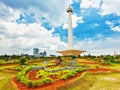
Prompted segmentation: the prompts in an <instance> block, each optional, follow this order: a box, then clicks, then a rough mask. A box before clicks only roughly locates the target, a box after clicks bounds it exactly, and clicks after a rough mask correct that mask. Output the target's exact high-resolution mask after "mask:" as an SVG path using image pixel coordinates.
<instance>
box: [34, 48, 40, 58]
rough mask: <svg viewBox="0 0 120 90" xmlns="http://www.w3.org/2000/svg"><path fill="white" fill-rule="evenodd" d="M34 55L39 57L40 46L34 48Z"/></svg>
mask: <svg viewBox="0 0 120 90" xmlns="http://www.w3.org/2000/svg"><path fill="white" fill-rule="evenodd" d="M33 55H34V56H35V57H39V49H38V48H34V49H33Z"/></svg>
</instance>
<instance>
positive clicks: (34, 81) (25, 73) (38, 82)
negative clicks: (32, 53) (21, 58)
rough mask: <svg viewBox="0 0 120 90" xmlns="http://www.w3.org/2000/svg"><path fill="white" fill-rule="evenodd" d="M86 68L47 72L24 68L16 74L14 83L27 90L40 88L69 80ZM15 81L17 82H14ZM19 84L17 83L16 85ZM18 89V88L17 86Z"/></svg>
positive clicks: (53, 69)
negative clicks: (25, 87) (23, 86)
mask: <svg viewBox="0 0 120 90" xmlns="http://www.w3.org/2000/svg"><path fill="white" fill-rule="evenodd" d="M85 70H86V68H74V69H73V68H72V69H67V70H64V69H61V68H60V67H59V68H58V67H56V68H52V69H49V70H39V71H38V70H32V69H31V67H26V68H25V69H23V70H22V71H21V72H19V73H18V75H17V77H16V79H14V81H15V82H16V83H17V82H18V81H19V82H20V83H22V85H25V86H27V87H29V88H34V87H42V86H45V85H46V84H47V85H49V84H52V83H56V82H58V81H61V80H62V81H64V80H67V79H69V78H72V77H75V76H76V75H77V74H78V73H80V72H83V71H85ZM16 80H17V81H16ZM17 84H19V83H17ZM18 87H19V86H18Z"/></svg>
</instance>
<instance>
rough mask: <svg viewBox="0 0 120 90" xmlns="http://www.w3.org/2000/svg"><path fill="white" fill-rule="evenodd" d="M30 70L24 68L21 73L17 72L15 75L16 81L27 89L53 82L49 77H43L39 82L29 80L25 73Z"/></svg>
mask: <svg viewBox="0 0 120 90" xmlns="http://www.w3.org/2000/svg"><path fill="white" fill-rule="evenodd" d="M30 70H31V68H30V67H26V68H25V69H23V70H22V71H21V72H19V73H18V74H17V80H18V81H19V82H21V83H22V84H24V85H26V86H28V87H37V86H41V85H44V84H48V83H52V82H53V80H52V79H51V78H50V77H44V78H42V79H41V80H30V79H29V76H28V75H26V73H27V72H28V71H30Z"/></svg>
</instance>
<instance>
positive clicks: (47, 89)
mask: <svg viewBox="0 0 120 90" xmlns="http://www.w3.org/2000/svg"><path fill="white" fill-rule="evenodd" d="M36 73H37V70H32V71H30V72H29V73H28V74H29V76H30V79H32V80H35V79H36V78H35V75H36ZM82 73H83V72H80V73H78V74H77V75H75V76H74V77H71V78H70V79H67V80H57V81H55V82H53V83H52V84H46V85H42V86H39V87H37V88H28V87H27V86H25V85H23V84H22V83H20V82H18V81H17V80H16V78H14V79H13V81H14V82H15V83H16V85H17V87H18V88H19V90H56V89H57V87H60V86H61V85H65V84H67V83H70V82H71V81H73V80H75V78H77V77H80V76H81V74H82ZM52 78H53V79H56V77H53V76H52Z"/></svg>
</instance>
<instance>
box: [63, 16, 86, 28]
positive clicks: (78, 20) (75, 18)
mask: <svg viewBox="0 0 120 90" xmlns="http://www.w3.org/2000/svg"><path fill="white" fill-rule="evenodd" d="M83 22H84V21H83V18H82V16H80V17H78V16H77V15H76V14H72V27H73V28H76V27H77V25H78V23H83ZM67 28H68V22H66V23H64V24H63V29H67Z"/></svg>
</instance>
